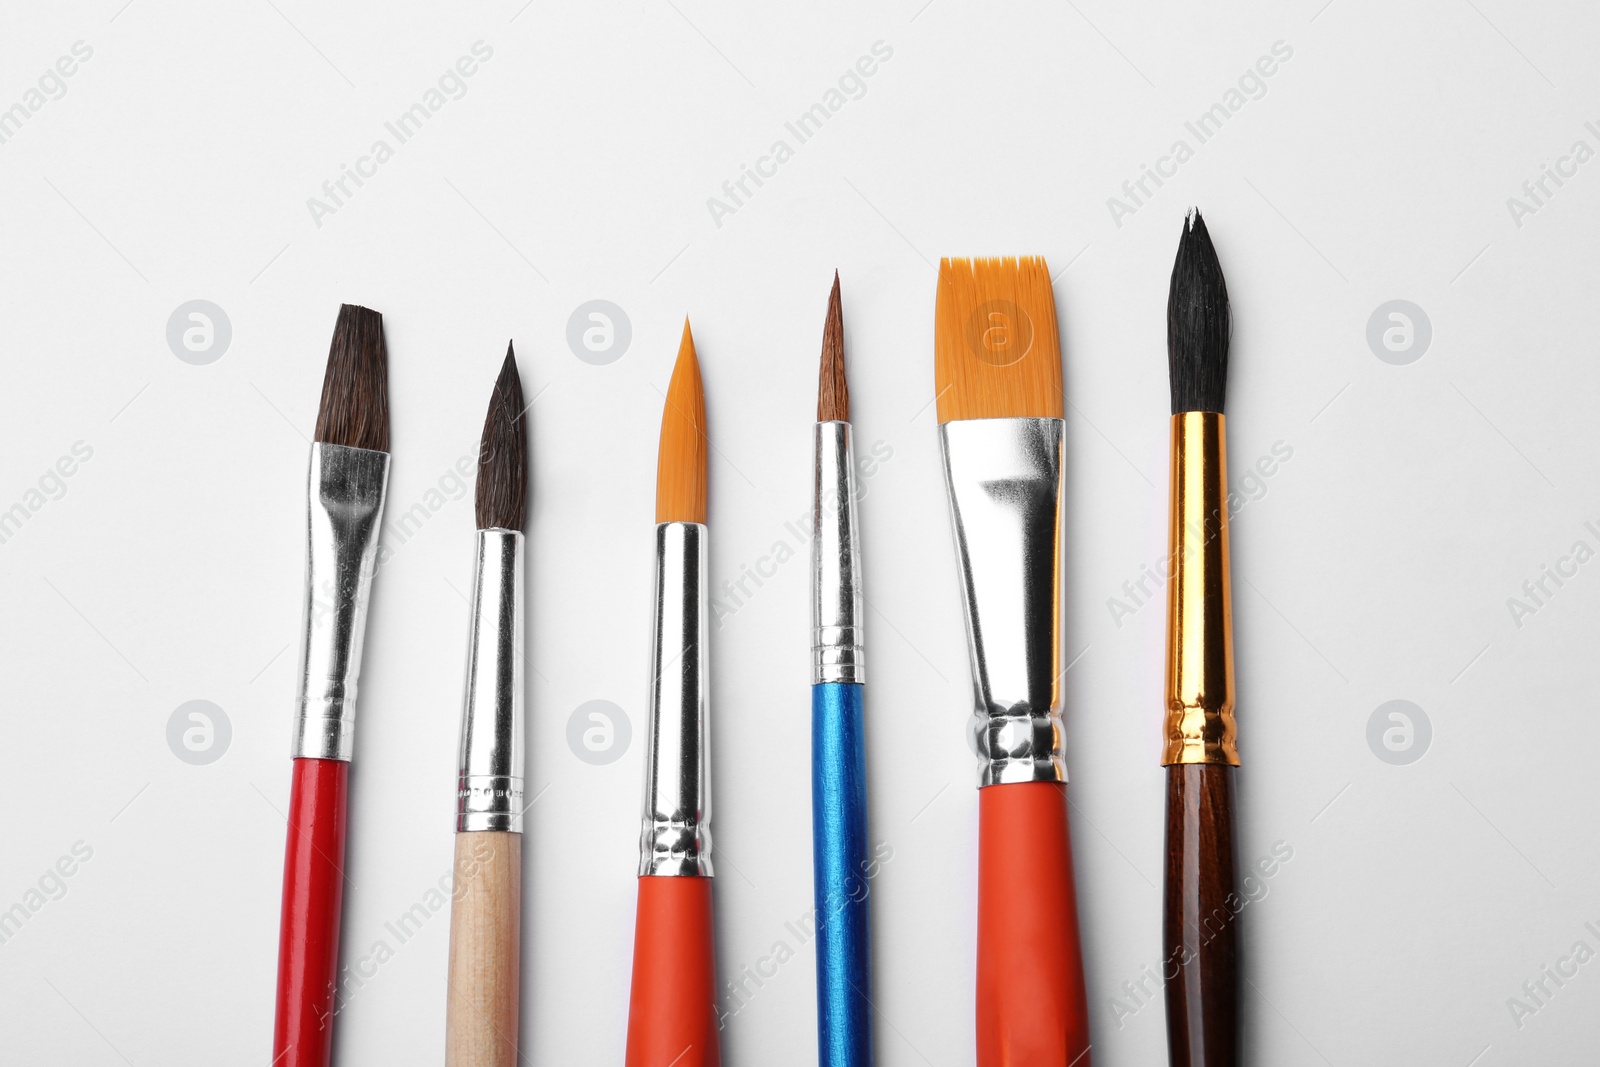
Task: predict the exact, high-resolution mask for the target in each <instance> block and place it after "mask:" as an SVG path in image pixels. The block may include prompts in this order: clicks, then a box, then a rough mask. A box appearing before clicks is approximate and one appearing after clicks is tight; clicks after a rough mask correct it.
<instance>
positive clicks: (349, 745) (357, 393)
mask: <svg viewBox="0 0 1600 1067" xmlns="http://www.w3.org/2000/svg"><path fill="white" fill-rule="evenodd" d="M388 377H389V370H388V352H387V350H386V348H385V346H384V340H383V316H382V315H379V314H378V313H377V312H376V311H369V310H368V309H366V308H363V307H356V306H354V305H351V304H346V305H344V306H343V307H341V308H340V309H339V320H338V322H337V324H336V325H335V326H334V332H333V344H332V347H331V348H330V350H329V352H328V366H327V372H326V375H325V377H324V379H323V383H322V403H321V406H320V407H319V408H318V410H317V427H316V432H315V434H314V440H313V441H312V445H311V463H310V470H309V473H308V476H307V483H306V485H307V506H306V573H305V599H304V601H303V609H302V613H301V643H300V668H299V698H298V704H297V709H296V716H295V731H294V741H293V745H292V748H291V755H292V756H293V757H294V777H293V780H292V783H291V785H290V791H289V830H288V845H287V847H286V849H285V855H284V864H283V911H282V918H281V923H280V926H279V931H278V987H277V1012H276V1017H275V1020H274V1023H273V1033H272V1056H273V1058H272V1063H273V1067H325V1065H326V1064H327V1063H328V1062H329V1059H330V1056H331V1052H332V1047H333V1016H334V1014H335V1012H336V1006H335V999H336V995H337V983H338V970H339V914H340V907H341V905H342V903H343V898H344V849H345V806H346V800H347V796H348V789H349V772H350V756H351V753H352V752H353V750H354V744H353V743H354V739H355V711H356V681H357V677H358V676H359V674H360V671H361V643H362V638H363V636H364V635H365V633H366V627H367V601H368V598H369V596H370V593H371V589H372V572H373V568H374V566H375V561H376V558H377V550H378V527H379V525H380V523H381V522H382V521H383V501H384V493H385V490H386V488H387V486H388V480H389V397H388Z"/></svg>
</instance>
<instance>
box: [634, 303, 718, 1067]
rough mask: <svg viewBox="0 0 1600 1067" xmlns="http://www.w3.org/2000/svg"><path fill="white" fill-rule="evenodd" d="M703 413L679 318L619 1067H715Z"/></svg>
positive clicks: (659, 495) (661, 494)
mask: <svg viewBox="0 0 1600 1067" xmlns="http://www.w3.org/2000/svg"><path fill="white" fill-rule="evenodd" d="M707 447H708V445H707V440H706V404H705V394H704V391H703V390H702V388H701V385H700V364H699V361H698V360H697V359H696V357H695V351H694V338H693V336H691V335H690V333H689V323H688V320H685V321H684V324H683V340H682V342H681V343H680V345H679V347H678V361H677V364H676V366H674V367H673V370H672V381H671V384H669V385H668V386H667V401H666V406H665V410H664V411H663V412H662V416H661V449H660V454H659V456H658V458H657V468H656V532H655V553H656V568H655V623H654V627H653V631H652V641H651V648H650V695H649V720H648V723H647V727H646V729H647V735H646V739H645V744H646V747H645V760H646V763H645V787H644V814H643V820H642V827H641V833H640V840H639V853H640V855H639V907H638V914H637V920H636V922H635V924H634V940H633V989H632V994H631V997H630V1000H629V1005H628V1046H627V1057H626V1064H627V1067H667V1065H668V1064H670V1065H671V1067H717V1064H718V1062H719V1059H718V1057H719V1053H718V1042H717V1014H716V997H717V989H716V952H715V948H714V945H713V937H712V934H713V930H712V914H711V829H710V818H711V793H710V788H711V768H710V765H709V763H708V762H707V748H706V744H707V732H706V716H707V710H708V704H709V701H708V697H707V685H708V683H709V682H710V679H711V674H710V670H709V667H708V664H707V640H706V633H707V623H708V621H709V615H708V612H707V572H706V568H707V549H706V466H707V464H706V453H707Z"/></svg>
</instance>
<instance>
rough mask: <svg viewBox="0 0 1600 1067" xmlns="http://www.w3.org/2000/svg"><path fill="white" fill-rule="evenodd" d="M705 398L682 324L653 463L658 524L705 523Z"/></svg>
mask: <svg viewBox="0 0 1600 1067" xmlns="http://www.w3.org/2000/svg"><path fill="white" fill-rule="evenodd" d="M707 447H708V446H707V441H706V397H705V392H704V389H703V387H702V386H701V384H700V361H699V359H698V358H697V357H696V356H695V351H694V336H693V335H692V334H690V332H689V320H688V319H684V320H683V340H682V341H681V342H680V343H679V345H678V362H677V363H676V365H674V366H673V368H672V382H671V384H669V385H668V386H667V402H666V405H665V407H664V409H663V411H662V413H661V450H660V452H659V454H658V455H657V458H656V521H657V522H701V523H703V522H705V521H706V467H707V463H706V459H707V455H706V453H707Z"/></svg>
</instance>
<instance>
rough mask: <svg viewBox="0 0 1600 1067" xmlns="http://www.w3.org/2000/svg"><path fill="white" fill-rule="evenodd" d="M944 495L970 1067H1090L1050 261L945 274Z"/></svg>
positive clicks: (990, 262)
mask: <svg viewBox="0 0 1600 1067" xmlns="http://www.w3.org/2000/svg"><path fill="white" fill-rule="evenodd" d="M934 382H935V387H936V389H937V400H936V404H937V408H938V418H939V445H940V449H941V451H942V454H943V457H944V473H945V488H946V489H947V491H948V495H949V501H950V518H951V522H952V525H953V527H954V532H955V544H956V555H957V559H958V562H959V564H960V571H961V594H962V606H963V608H964V609H965V611H964V613H965V616H966V624H967V649H968V652H969V653H970V655H971V663H972V679H973V690H974V695H975V697H976V709H975V711H974V714H973V720H972V729H973V734H974V737H975V740H976V748H977V752H978V758H979V760H980V761H981V763H980V772H979V779H978V784H979V790H978V977H977V1045H978V1049H977V1052H978V1054H977V1063H978V1067H1088V1065H1089V1056H1088V1049H1089V1026H1088V1001H1087V998H1086V996H1085V992H1084V984H1083V963H1082V959H1081V955H1080V948H1079V936H1078V917H1077V915H1078V913H1077V900H1076V895H1075V892H1074V888H1073V878H1072V851H1071V845H1070V842H1069V838H1068V832H1067V801H1066V780H1067V771H1066V760H1065V757H1064V753H1063V748H1062V721H1061V712H1062V693H1061V685H1062V675H1063V673H1064V670H1063V667H1062V662H1061V660H1062V639H1061V598H1062V579H1061V538H1062V458H1063V440H1064V432H1065V422H1064V421H1063V409H1064V401H1063V397H1062V392H1061V348H1060V339H1059V337H1058V335H1057V332H1056V307H1055V298H1054V295H1053V292H1052V290H1051V286H1050V274H1049V271H1048V270H1047V269H1046V267H1045V263H1044V260H1042V259H1037V258H1032V257H1024V258H1020V259H973V260H966V259H945V260H941V261H940V264H939V289H938V299H937V304H936V309H935V318H934Z"/></svg>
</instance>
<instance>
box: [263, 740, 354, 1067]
mask: <svg viewBox="0 0 1600 1067" xmlns="http://www.w3.org/2000/svg"><path fill="white" fill-rule="evenodd" d="M349 785H350V764H349V763H347V762H346V761H344V760H336V759H309V758H307V759H297V760H295V761H294V777H293V779H292V781H291V783H290V786H289V835H288V845H287V846H286V848H285V850H284V858H283V912H282V917H281V920H280V922H279V926H278V1006H277V1014H276V1017H275V1019H274V1020H273V1027H272V1063H273V1067H327V1065H328V1063H329V1062H330V1061H331V1060H332V1058H333V1017H334V1014H335V1013H336V1012H337V1011H338V1005H337V998H338V981H339V910H340V906H341V905H342V904H343V901H344V841H345V801H346V798H347V796H348V793H349Z"/></svg>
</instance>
